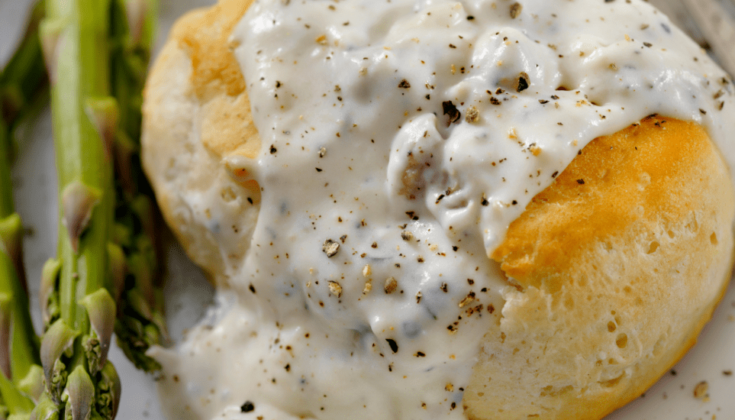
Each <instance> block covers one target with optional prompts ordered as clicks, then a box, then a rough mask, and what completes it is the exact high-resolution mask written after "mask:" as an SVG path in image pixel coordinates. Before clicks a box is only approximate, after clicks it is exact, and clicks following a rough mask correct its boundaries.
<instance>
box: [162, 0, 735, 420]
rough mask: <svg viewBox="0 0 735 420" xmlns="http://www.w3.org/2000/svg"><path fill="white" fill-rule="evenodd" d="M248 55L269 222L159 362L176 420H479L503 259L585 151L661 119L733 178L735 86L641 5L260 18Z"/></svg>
mask: <svg viewBox="0 0 735 420" xmlns="http://www.w3.org/2000/svg"><path fill="white" fill-rule="evenodd" d="M233 37H234V38H235V39H236V40H237V41H239V45H240V46H239V47H238V48H237V49H236V51H235V54H236V56H237V59H238V61H239V63H240V65H241V68H242V70H243V73H244V75H245V79H246V82H247V88H248V92H249V95H250V99H251V103H252V112H253V115H254V119H255V123H256V126H257V128H258V130H259V132H260V135H261V138H262V141H263V150H262V152H261V155H260V157H259V158H258V159H257V160H254V161H242V162H234V161H233V162H228V163H229V164H230V165H235V166H237V165H241V166H242V167H244V168H246V169H247V170H248V172H250V173H251V174H253V177H254V178H255V179H256V180H257V181H258V182H259V184H260V186H261V187H262V189H263V191H262V205H261V211H260V214H259V216H258V219H257V224H256V226H255V227H254V236H253V239H252V243H251V244H250V247H249V251H248V252H247V255H246V258H245V261H236V262H234V263H233V264H232V265H231V267H229V269H228V272H227V273H224V274H226V275H227V277H228V282H229V284H230V286H231V287H230V288H229V289H228V290H221V291H220V292H219V305H218V307H217V308H215V309H213V310H212V314H211V316H210V317H209V319H208V320H207V321H205V322H203V323H202V325H200V326H198V327H196V328H195V329H193V330H192V331H191V332H190V333H189V335H188V336H187V338H186V339H185V340H184V342H182V343H180V345H179V346H178V348H177V349H175V350H162V349H156V350H154V351H153V352H152V353H153V354H154V355H155V356H156V357H158V359H159V360H160V361H161V362H162V364H163V366H164V371H165V374H166V377H167V378H169V380H167V381H165V382H164V384H165V385H164V390H163V392H162V398H163V399H164V402H165V404H166V405H167V406H168V407H169V411H170V418H172V419H173V418H176V419H185V418H192V419H214V418H217V419H221V418H227V419H263V420H273V419H276V420H281V419H297V418H314V419H323V420H332V419H334V420H344V419H352V420H360V419H365V420H368V419H371V420H372V419H395V420H410V419H416V420H418V419H457V420H458V419H464V418H465V414H464V413H463V408H462V398H463V390H464V387H465V386H466V384H467V383H468V380H469V378H470V375H471V371H472V368H473V365H474V363H475V362H476V360H477V354H478V351H479V349H480V344H481V340H482V339H483V335H484V332H485V331H486V330H487V329H488V326H489V325H490V323H492V322H497V319H498V317H500V316H501V313H502V309H503V299H502V292H503V289H504V288H507V287H512V285H511V284H510V283H512V279H506V278H505V277H504V276H503V274H502V272H501V271H500V270H499V268H498V265H497V264H496V263H494V262H493V261H491V260H490V259H489V258H488V255H489V254H490V253H491V252H492V251H493V250H494V249H495V248H496V247H497V246H498V245H499V244H500V243H501V242H502V240H503V238H504V236H505V233H506V230H507V228H508V226H509V224H510V223H511V222H513V220H515V219H516V218H517V217H519V216H520V214H521V213H522V212H523V210H524V208H525V207H526V205H527V204H528V203H529V202H530V200H531V199H532V198H533V196H534V195H536V194H537V193H539V192H540V191H542V190H543V189H544V188H546V187H548V186H549V185H550V184H551V183H552V182H553V181H554V178H555V177H556V176H557V175H558V174H559V173H560V172H561V171H563V170H564V168H565V167H566V166H567V165H568V164H569V163H570V162H571V161H572V159H574V157H575V156H576V155H577V153H578V152H579V151H580V150H581V149H582V148H583V147H584V146H585V145H586V144H587V143H589V142H590V141H591V140H593V139H594V138H596V137H598V136H602V135H608V134H612V133H614V132H616V131H619V130H621V129H623V128H625V127H626V126H628V125H630V124H632V123H635V122H637V121H639V120H641V119H642V118H644V117H646V116H648V115H650V114H653V113H658V114H662V115H665V116H668V117H674V118H679V119H683V120H689V121H695V122H698V123H701V124H703V125H704V126H705V127H706V128H707V130H708V132H709V134H710V136H711V137H712V138H713V139H714V141H715V142H716V144H717V145H718V146H719V147H720V149H721V151H722V152H723V154H724V156H725V157H726V159H727V160H728V163H729V164H730V165H732V164H733V163H735V162H734V161H733V159H734V158H735V141H733V140H735V139H733V137H732V134H730V135H729V136H728V133H735V118H734V117H733V113H732V111H733V109H735V104H734V103H733V95H732V92H733V87H732V84H731V83H730V82H729V78H728V79H724V77H725V74H724V72H723V71H722V70H720V69H719V68H718V67H717V66H716V65H715V64H714V63H713V62H712V61H711V60H710V59H709V58H708V57H707V55H706V53H704V52H703V51H702V50H701V49H700V48H699V47H698V46H697V45H695V44H694V43H693V42H692V41H690V40H689V39H688V38H687V37H686V36H685V35H684V34H683V33H682V32H681V31H680V30H678V29H677V28H676V27H674V25H673V24H672V23H671V22H670V21H669V19H668V18H667V17H666V16H664V15H663V14H661V13H659V12H657V11H656V10H655V9H654V8H653V7H651V6H650V5H648V4H647V3H645V2H643V1H640V0H630V1H625V0H617V1H609V2H608V1H604V0H522V1H520V3H519V6H514V2H512V1H503V0H494V1H491V0H464V1H448V0H340V1H336V0H335V1H327V0H308V1H302V0H290V1H284V0H260V1H257V2H256V3H255V4H254V5H253V6H252V7H251V9H250V10H249V11H248V13H247V14H246V15H245V17H244V18H243V19H242V21H241V22H240V23H239V25H238V26H237V28H236V29H235V31H234V33H233ZM727 116H729V118H728V117H727ZM182 194H185V192H184V193H182ZM201 204H202V207H203V206H207V205H209V204H207V203H201ZM212 214H214V215H215V217H220V216H217V215H218V214H220V213H218V212H216V211H213V213H212ZM201 217H202V220H203V217H204V216H201ZM218 222H219V224H221V225H230V224H232V223H237V221H229V220H219V221H218ZM213 234H215V236H216V237H218V238H220V239H221V240H220V243H221V249H222V253H223V255H228V250H229V249H232V248H233V247H235V246H237V244H233V243H230V242H229V241H228V240H227V239H226V238H225V237H224V236H217V235H219V234H218V233H217V232H213ZM328 241H331V242H328ZM337 245H339V247H338V248H337ZM332 254H334V255H332ZM330 255H331V256H330ZM225 259H226V260H227V258H225ZM224 274H223V275H224ZM171 378H174V379H175V380H170V379H171Z"/></svg>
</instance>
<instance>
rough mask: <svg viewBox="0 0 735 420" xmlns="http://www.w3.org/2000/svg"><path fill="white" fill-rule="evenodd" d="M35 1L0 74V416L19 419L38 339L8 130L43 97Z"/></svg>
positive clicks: (31, 399) (25, 409) (37, 389)
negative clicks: (14, 192) (15, 202)
mask: <svg viewBox="0 0 735 420" xmlns="http://www.w3.org/2000/svg"><path fill="white" fill-rule="evenodd" d="M42 16H43V5H37V6H36V7H35V8H34V9H33V11H32V13H31V18H30V20H29V23H28V25H27V30H26V34H25V36H24V37H23V40H22V42H21V44H20V45H19V47H18V49H17V51H16V53H15V54H14V55H13V57H12V58H11V60H10V62H9V63H8V65H7V66H6V68H5V69H4V70H3V72H2V73H1V74H0V111H2V112H0V418H5V417H6V416H9V415H12V416H14V418H22V417H24V416H28V415H30V412H31V410H32V409H33V407H34V405H35V401H37V400H38V398H39V396H40V394H41V392H42V390H43V373H42V369H41V366H40V358H39V348H38V346H39V343H38V337H37V336H36V334H35V331H34V330H33V325H32V322H31V318H30V312H29V307H28V295H27V287H26V283H25V273H24V271H23V265H22V234H23V231H22V225H21V220H20V217H19V216H18V214H17V213H15V210H14V205H13V195H12V183H11V178H10V163H11V157H12V156H11V155H12V137H13V136H12V133H13V131H14V129H15V128H16V126H17V125H18V123H19V121H21V120H23V119H25V118H26V117H27V116H28V114H30V113H32V111H33V109H34V104H35V103H37V102H39V98H43V97H44V92H45V85H46V82H45V81H46V76H45V70H44V68H43V63H42V61H41V47H40V42H39V37H38V24H39V22H40V20H41V18H42Z"/></svg>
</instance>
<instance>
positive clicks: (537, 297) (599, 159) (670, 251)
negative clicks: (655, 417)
mask: <svg viewBox="0 0 735 420" xmlns="http://www.w3.org/2000/svg"><path fill="white" fill-rule="evenodd" d="M734 216H735V198H734V196H733V185H732V182H731V178H730V173H729V170H728V169H727V167H726V165H725V163H724V161H723V159H722V157H721V156H720V154H719V152H718V150H717V149H716V147H715V146H714V144H713V143H712V141H711V140H710V138H709V136H708V135H707V133H706V132H705V130H704V129H703V128H702V127H701V126H699V125H697V124H694V123H688V122H683V121H678V120H675V119H670V118H663V117H652V118H647V119H645V120H643V121H642V122H640V123H639V124H634V125H633V126H631V127H629V128H627V129H625V130H622V131H620V132H618V133H616V134H614V135H611V136H607V137H601V138H598V139H596V140H594V141H593V142H591V143H590V144H589V145H587V147H585V148H584V149H583V150H582V151H581V153H580V155H578V156H577V158H576V159H575V160H574V161H573V162H572V163H571V164H570V165H569V167H567V169H566V170H565V171H564V172H563V173H562V174H560V175H559V176H558V178H557V179H556V181H555V183H554V184H552V185H551V186H550V187H549V188H547V189H546V190H544V191H543V192H542V193H540V194H539V195H537V196H536V197H535V198H534V200H533V202H532V203H531V204H530V205H529V206H528V207H527V208H526V211H525V212H524V213H523V215H522V216H521V217H520V218H519V219H518V220H516V221H515V222H514V223H513V224H512V225H511V226H510V230H509V231H508V235H507V237H506V239H505V241H504V242H503V244H502V245H501V246H500V247H499V248H498V249H497V250H496V251H495V252H494V253H493V255H492V257H493V259H495V260H496V261H497V262H498V263H499V264H500V265H501V268H502V269H503V271H504V272H505V273H506V274H507V275H508V277H509V279H510V280H511V282H512V283H513V284H515V285H516V286H517V287H515V288H509V290H507V291H506V292H505V298H506V303H505V306H504V308H503V311H502V318H501V319H500V322H499V324H498V325H496V326H495V327H494V328H493V329H492V330H491V331H490V332H488V334H487V336H486V337H485V342H484V346H483V350H482V352H481V357H480V361H479V362H478V364H477V365H476V366H475V369H474V376H473V379H472V381H471V385H470V386H469V388H468V390H467V392H466V394H465V405H466V407H467V412H468V413H469V418H470V419H476V420H480V419H483V420H484V419H526V418H542V419H600V418H602V417H604V416H605V415H607V414H609V413H610V412H612V411H613V410H615V409H617V408H619V407H622V406H623V405H625V404H627V403H628V402H629V401H631V400H633V399H635V398H637V397H639V396H640V395H641V394H642V393H643V392H644V391H645V390H646V389H647V388H649V387H650V386H651V385H653V384H654V383H655V382H656V381H657V380H658V378H659V377H661V375H663V374H664V373H665V372H666V371H668V369H669V368H670V367H671V366H673V365H674V364H675V363H676V362H677V361H678V360H679V359H680V358H681V357H683V355H684V354H685V353H686V352H687V350H688V349H689V348H690V347H691V346H693V345H694V344H695V342H696V338H697V335H698V334H699V332H700V331H701V329H702V327H703V326H704V324H705V323H706V322H707V321H708V320H709V319H710V318H711V316H712V312H713V311H714V308H715V307H716V305H717V303H718V302H719V300H720V299H721V297H722V295H723V294H724V292H725V289H726V287H727V284H728V283H729V279H730V276H731V270H732V262H733V230H732V225H733V217H734Z"/></svg>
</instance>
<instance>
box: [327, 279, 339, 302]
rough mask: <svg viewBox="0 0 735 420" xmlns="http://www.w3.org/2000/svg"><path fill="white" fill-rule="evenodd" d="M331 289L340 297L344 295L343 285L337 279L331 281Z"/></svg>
mask: <svg viewBox="0 0 735 420" xmlns="http://www.w3.org/2000/svg"><path fill="white" fill-rule="evenodd" d="M329 291H330V292H331V293H332V294H333V295H335V296H337V297H338V298H339V297H342V285H341V284H339V283H337V282H336V281H330V282H329Z"/></svg>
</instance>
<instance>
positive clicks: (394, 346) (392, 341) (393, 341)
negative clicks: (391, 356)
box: [385, 338, 398, 353]
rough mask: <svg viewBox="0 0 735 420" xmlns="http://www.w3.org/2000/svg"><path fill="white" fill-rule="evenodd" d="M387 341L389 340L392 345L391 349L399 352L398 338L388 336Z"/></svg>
mask: <svg viewBox="0 0 735 420" xmlns="http://www.w3.org/2000/svg"><path fill="white" fill-rule="evenodd" d="M385 341H387V342H388V345H389V346H390V349H391V351H393V353H398V344H397V343H396V340H394V339H392V338H386V339H385Z"/></svg>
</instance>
